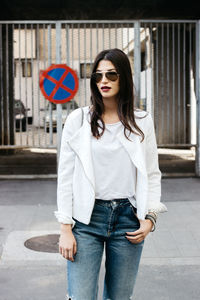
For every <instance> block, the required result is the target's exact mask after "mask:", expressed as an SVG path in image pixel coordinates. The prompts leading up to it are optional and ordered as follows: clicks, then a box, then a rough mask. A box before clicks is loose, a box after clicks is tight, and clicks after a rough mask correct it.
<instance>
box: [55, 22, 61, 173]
mask: <svg viewBox="0 0 200 300" xmlns="http://www.w3.org/2000/svg"><path fill="white" fill-rule="evenodd" d="M60 62H61V22H60V21H56V63H57V64H60ZM56 110H57V169H58V163H59V157H60V145H61V136H62V105H61V104H57V105H56Z"/></svg>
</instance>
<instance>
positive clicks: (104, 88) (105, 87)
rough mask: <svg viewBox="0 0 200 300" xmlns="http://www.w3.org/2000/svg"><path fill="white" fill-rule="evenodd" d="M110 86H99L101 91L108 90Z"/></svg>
mask: <svg viewBox="0 0 200 300" xmlns="http://www.w3.org/2000/svg"><path fill="white" fill-rule="evenodd" d="M110 89H111V88H110V87H109V86H102V88H101V90H102V91H103V92H108V91H110Z"/></svg>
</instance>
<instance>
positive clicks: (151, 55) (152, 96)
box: [149, 23, 155, 120]
mask: <svg viewBox="0 0 200 300" xmlns="http://www.w3.org/2000/svg"><path fill="white" fill-rule="evenodd" d="M149 39H150V40H149V44H150V49H149V51H150V70H151V74H150V76H151V116H152V118H153V120H154V99H155V98H154V75H153V74H154V73H155V71H154V57H153V29H152V23H150V27H149Z"/></svg>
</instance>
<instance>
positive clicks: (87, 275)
mask: <svg viewBox="0 0 200 300" xmlns="http://www.w3.org/2000/svg"><path fill="white" fill-rule="evenodd" d="M135 212H136V209H135V208H134V206H133V205H132V204H131V203H130V201H129V200H128V198H123V199H113V200H109V201H107V200H106V201H105V200H101V199H95V205H94V209H93V212H92V216H91V220H90V223H89V224H88V225H86V224H83V223H82V222H79V221H78V220H76V219H74V220H75V221H76V224H75V226H74V227H73V229H72V232H73V234H74V236H75V239H76V241H77V253H76V255H75V256H74V262H71V261H69V260H67V285H68V293H67V299H70V298H71V299H72V300H96V299H97V295H98V280H99V273H100V267H101V261H102V256H103V250H104V244H105V255H106V261H105V278H104V291H103V300H122V299H123V300H129V299H133V289H134V285H135V281H136V276H137V273H138V267H139V262H140V258H141V254H142V249H143V245H144V240H143V241H142V242H140V243H138V244H133V243H131V242H130V241H129V240H128V239H127V238H126V237H125V235H126V231H135V230H137V229H138V228H139V227H140V223H139V220H138V218H137V216H136V215H135Z"/></svg>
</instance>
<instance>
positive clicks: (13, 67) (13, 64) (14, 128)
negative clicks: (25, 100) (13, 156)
mask: <svg viewBox="0 0 200 300" xmlns="http://www.w3.org/2000/svg"><path fill="white" fill-rule="evenodd" d="M14 30H15V27H14V24H12V35H13V41H12V43H14ZM0 34H1V33H0ZM0 51H1V50H0ZM12 74H13V101H14V103H13V107H14V110H13V112H14V113H13V124H14V126H13V130H14V140H13V144H14V145H15V131H16V124H15V53H14V46H13V56H12ZM0 82H2V81H1V78H0Z"/></svg>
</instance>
